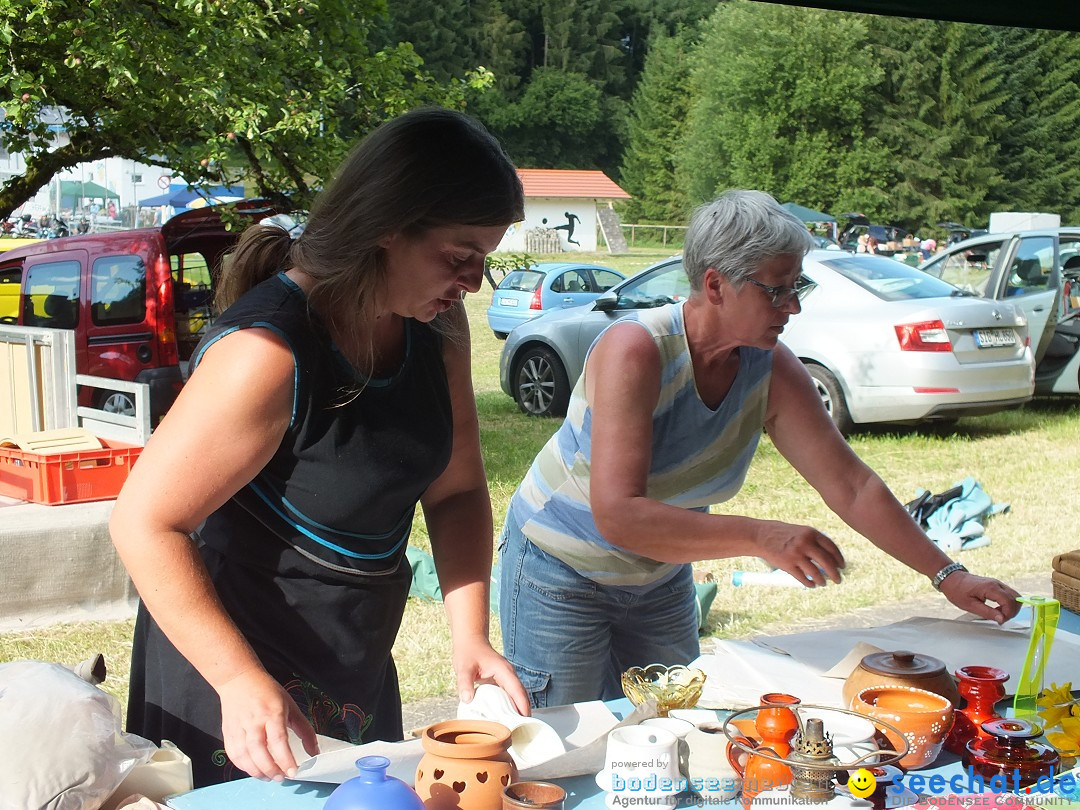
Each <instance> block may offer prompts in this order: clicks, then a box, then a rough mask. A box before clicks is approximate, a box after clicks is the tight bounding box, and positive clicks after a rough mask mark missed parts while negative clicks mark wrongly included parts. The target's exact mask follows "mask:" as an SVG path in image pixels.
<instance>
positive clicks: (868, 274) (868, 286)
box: [821, 256, 963, 301]
mask: <svg viewBox="0 0 1080 810" xmlns="http://www.w3.org/2000/svg"><path fill="white" fill-rule="evenodd" d="M821 263H822V264H823V265H825V266H826V267H828V268H830V269H832V270H835V271H836V272H837V273H839V274H840V275H842V276H843V277H844V278H846V279H850V280H851V281H854V282H855V283H856V284H858V285H859V286H860V287H862V288H863V289H865V290H869V291H870V292H872V293H873V294H874V295H876V296H877V297H878V298H880V299H882V300H883V301H906V300H910V299H913V298H949V297H950V296H956V295H962V294H963V292H962V291H961V290H958V289H957V288H956V287H954V286H953V285H951V284H949V283H947V282H945V281H942V280H941V279H937V278H934V277H933V276H930V275H927V274H926V273H923V272H922V271H920V270H916V269H915V268H914V267H909V266H908V265H906V264H904V263H902V262H898V261H896V260H895V259H889V258H886V257H884V256H847V257H841V258H836V259H823V260H822V261H821Z"/></svg>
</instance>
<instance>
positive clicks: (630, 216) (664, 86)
mask: <svg viewBox="0 0 1080 810" xmlns="http://www.w3.org/2000/svg"><path fill="white" fill-rule="evenodd" d="M692 41H693V35H692V34H691V33H690V32H689V31H688V30H686V29H680V30H679V31H677V32H676V33H675V34H673V35H670V36H669V35H668V34H667V33H666V32H665V31H662V30H661V31H659V32H658V33H657V34H656V35H655V36H654V37H653V42H652V45H651V46H650V48H649V55H648V57H647V58H646V60H645V69H644V70H643V71H642V74H641V81H640V82H638V86H637V88H636V89H635V90H634V97H633V99H632V101H631V107H630V116H629V125H628V132H627V145H626V150H625V151H624V152H623V161H622V172H621V175H620V180H621V184H622V186H623V188H625V189H626V190H627V191H628V192H629V193H630V194H632V195H633V197H634V199H632V200H630V201H629V202H628V203H626V204H625V207H624V214H623V216H624V218H625V219H626V220H627V221H629V222H659V223H677V222H682V221H683V220H685V219H686V217H687V214H688V213H689V211H688V209H689V205H688V204H687V201H686V195H685V193H684V192H683V189H682V188H680V187H679V186H678V184H677V183H676V181H675V147H676V145H677V144H678V143H680V142H681V141H682V139H683V129H684V127H685V124H686V117H687V112H688V110H689V106H690V95H689V91H688V88H687V83H688V81H689V77H690V60H689V56H688V54H689V53H690V51H691V49H692Z"/></svg>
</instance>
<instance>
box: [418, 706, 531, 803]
mask: <svg viewBox="0 0 1080 810" xmlns="http://www.w3.org/2000/svg"><path fill="white" fill-rule="evenodd" d="M420 742H421V744H422V745H423V748H424V756H423V758H422V759H421V760H420V764H419V765H418V766H417V768H416V792H417V793H418V794H419V796H420V798H421V799H422V800H423V802H424V807H425V808H427V810H501V808H502V795H503V790H504V789H505V788H506V786H507V785H509V784H510V783H511V782H514V781H516V779H517V768H515V767H514V761H513V760H512V759H511V758H510V754H509V752H508V750H507V749H509V747H510V729H508V728H507V727H506V726H504V725H502V724H501V723H492V722H490V721H488V720H446V721H444V722H442V723H433V724H432V725H430V726H428V727H427V728H426V729H424V734H423V736H422V737H421V738H420Z"/></svg>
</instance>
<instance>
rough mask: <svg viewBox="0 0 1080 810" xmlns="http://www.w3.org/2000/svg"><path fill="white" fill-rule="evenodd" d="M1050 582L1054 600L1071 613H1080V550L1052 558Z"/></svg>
mask: <svg viewBox="0 0 1080 810" xmlns="http://www.w3.org/2000/svg"><path fill="white" fill-rule="evenodd" d="M1053 569H1054V570H1053V571H1052V572H1051V573H1050V582H1051V584H1052V585H1053V587H1054V598H1055V599H1057V600H1058V601H1059V602H1061V606H1062V607H1063V608H1065V609H1066V610H1071V611H1072V612H1073V613H1080V550H1077V551H1069V552H1066V553H1065V554H1058V555H1057V556H1056V557H1054V562H1053Z"/></svg>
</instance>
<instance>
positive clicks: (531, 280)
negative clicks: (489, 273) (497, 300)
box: [499, 270, 544, 292]
mask: <svg viewBox="0 0 1080 810" xmlns="http://www.w3.org/2000/svg"><path fill="white" fill-rule="evenodd" d="M543 280H544V274H543V273H538V272H536V271H535V270H514V271H513V272H511V273H508V274H507V276H506V278H504V279H503V280H502V281H500V282H499V289H500V290H515V291H516V292H532V291H533V290H535V289H536V288H537V287H539V286H540V282H541V281H543Z"/></svg>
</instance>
